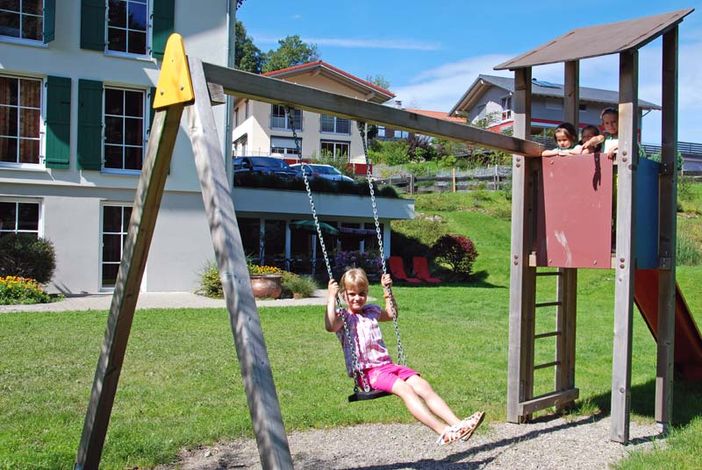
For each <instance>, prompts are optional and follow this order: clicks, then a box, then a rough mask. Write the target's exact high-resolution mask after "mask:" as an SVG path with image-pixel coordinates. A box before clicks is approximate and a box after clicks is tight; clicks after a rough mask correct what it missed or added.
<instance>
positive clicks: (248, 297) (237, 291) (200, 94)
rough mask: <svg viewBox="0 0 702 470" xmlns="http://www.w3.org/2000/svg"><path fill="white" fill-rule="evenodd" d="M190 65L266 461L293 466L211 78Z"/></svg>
mask: <svg viewBox="0 0 702 470" xmlns="http://www.w3.org/2000/svg"><path fill="white" fill-rule="evenodd" d="M189 64H190V74H191V76H192V80H193V89H194V91H195V103H194V104H193V105H190V106H188V107H187V108H186V116H187V118H188V134H189V136H190V140H191V141H192V144H193V150H194V152H195V166H196V168H197V174H198V177H199V180H200V186H201V188H202V199H203V202H204V204H205V212H206V214H207V220H208V222H209V225H210V234H211V235H212V243H213V246H214V251H215V256H216V258H217V266H218V267H219V272H220V278H221V280H222V290H223V291H224V298H225V301H226V305H227V310H228V311H229V321H230V324H231V328H232V333H233V335H234V344H235V345H236V352H237V356H238V358H239V365H240V368H241V376H242V379H243V381H244V390H245V392H246V398H247V401H248V405H249V412H250V414H251V420H252V423H253V429H254V433H255V435H256V443H257V444H258V452H259V455H260V457H261V465H262V467H263V468H264V469H273V468H276V469H277V468H293V464H292V457H291V455H290V448H289V446H288V439H287V436H286V435H285V428H284V426H283V418H282V414H281V412H280V404H279V403H278V396H277V394H276V390H275V384H274V382H273V373H272V371H271V367H270V362H269V359H268V351H267V350H266V343H265V341H264V339H263V332H262V330H261V322H260V319H259V316H258V311H257V310H256V301H255V299H254V296H253V292H252V291H251V281H250V278H249V273H248V268H247V265H246V255H245V254H244V249H243V245H242V243H241V235H240V234H239V227H238V224H237V220H236V212H235V210H234V203H233V202H232V197H231V194H230V192H229V182H228V180H227V175H226V170H225V167H224V158H225V157H224V155H222V149H221V146H220V140H219V137H218V136H217V126H216V125H215V119H214V114H213V112H212V107H211V106H210V97H209V94H208V90H207V81H206V79H205V74H204V71H203V68H202V62H201V61H200V60H199V59H196V58H193V57H191V58H189ZM227 158H228V157H227Z"/></svg>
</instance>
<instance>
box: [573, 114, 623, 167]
mask: <svg viewBox="0 0 702 470" xmlns="http://www.w3.org/2000/svg"><path fill="white" fill-rule="evenodd" d="M600 119H601V120H602V127H603V128H604V134H602V135H596V136H593V137H592V138H590V139H588V140H587V141H585V142H583V146H582V150H583V151H590V152H594V151H595V150H594V149H595V148H596V147H597V146H602V151H603V152H604V153H606V154H608V155H610V158H613V157H612V155H613V154H615V153H616V152H617V149H618V148H619V111H617V110H616V109H614V108H605V109H603V110H602V113H600ZM583 140H584V139H583Z"/></svg>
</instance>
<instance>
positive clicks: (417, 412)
mask: <svg viewBox="0 0 702 470" xmlns="http://www.w3.org/2000/svg"><path fill="white" fill-rule="evenodd" d="M392 393H393V394H394V395H397V396H398V397H400V398H402V401H404V402H405V406H406V407H407V409H408V410H409V412H410V413H412V416H414V417H415V418H416V419H417V421H419V422H420V423H422V424H423V425H425V426H427V427H428V428H430V429H432V430H433V431H434V432H436V433H437V434H441V433H443V432H444V430H445V429H446V426H447V425H446V423H444V422H442V421H440V420H438V419H437V418H436V416H434V415H433V414H432V413H431V412H430V411H429V409H428V408H427V405H426V404H425V402H424V401H423V400H422V399H421V398H420V397H419V396H418V395H417V393H416V392H415V391H414V389H413V388H412V387H411V386H410V385H409V384H408V383H407V382H404V381H402V380H396V381H395V383H394V384H393V386H392ZM457 421H458V420H456V422H457ZM450 424H453V423H450Z"/></svg>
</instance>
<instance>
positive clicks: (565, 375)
mask: <svg viewBox="0 0 702 470" xmlns="http://www.w3.org/2000/svg"><path fill="white" fill-rule="evenodd" d="M563 93H564V106H563V114H564V119H565V120H566V121H567V122H570V123H571V124H573V126H575V128H576V129H578V128H579V125H580V62H579V61H577V60H572V61H568V62H566V63H565V65H564V80H563ZM558 272H559V273H560V274H561V275H560V277H559V278H558V283H557V285H556V295H557V299H558V302H559V304H560V306H559V308H558V310H557V311H556V328H557V329H558V331H561V332H562V334H561V335H559V336H558V338H557V339H556V361H557V362H558V366H556V372H555V381H556V390H557V391H561V390H571V389H574V388H575V323H576V312H577V310H576V309H577V282H578V270H577V269H576V268H559V269H558ZM573 400H574V399H573ZM573 400H571V401H561V402H559V403H558V409H562V408H566V407H569V406H571V405H572V404H573Z"/></svg>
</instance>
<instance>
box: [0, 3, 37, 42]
mask: <svg viewBox="0 0 702 470" xmlns="http://www.w3.org/2000/svg"><path fill="white" fill-rule="evenodd" d="M43 33H44V2H43V1H42V0H4V1H0V36H7V37H11V38H19V39H30V40H35V41H41V40H43V36H44V35H43Z"/></svg>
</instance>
